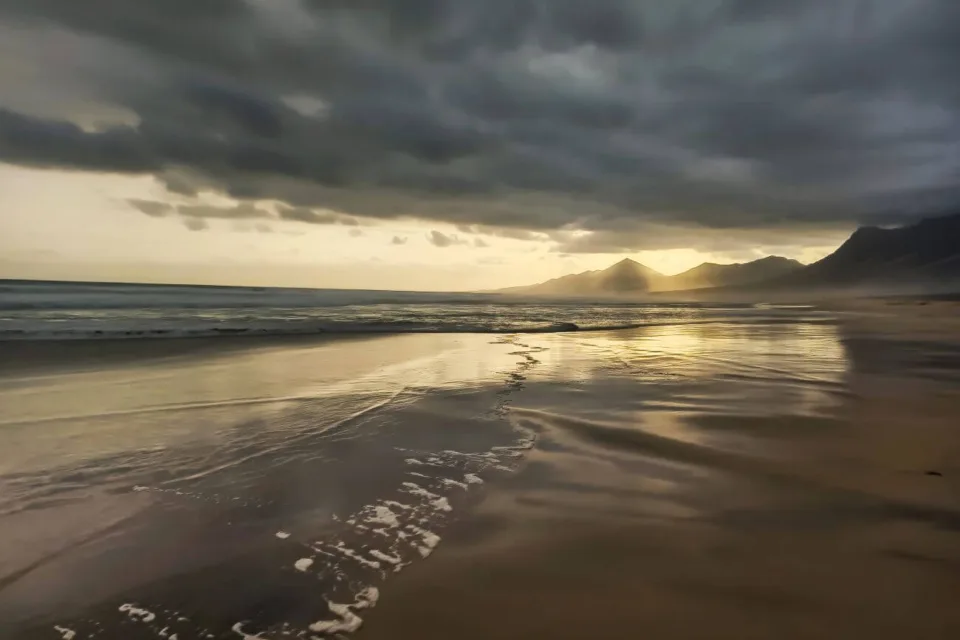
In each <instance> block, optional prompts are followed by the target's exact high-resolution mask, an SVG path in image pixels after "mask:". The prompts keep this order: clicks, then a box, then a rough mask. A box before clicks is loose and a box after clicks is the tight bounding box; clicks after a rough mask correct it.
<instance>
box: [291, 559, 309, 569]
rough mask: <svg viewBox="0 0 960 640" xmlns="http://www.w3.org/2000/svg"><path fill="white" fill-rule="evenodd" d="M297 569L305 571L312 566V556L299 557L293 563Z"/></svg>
mask: <svg viewBox="0 0 960 640" xmlns="http://www.w3.org/2000/svg"><path fill="white" fill-rule="evenodd" d="M293 566H294V567H295V568H296V570H297V571H306V570H307V569H309V568H310V567H312V566H313V558H300V559H299V560H297V561H296V562H294V563H293Z"/></svg>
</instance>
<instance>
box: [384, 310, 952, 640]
mask: <svg viewBox="0 0 960 640" xmlns="http://www.w3.org/2000/svg"><path fill="white" fill-rule="evenodd" d="M544 344H546V345H547V346H549V349H550V350H549V351H547V352H545V353H544V360H545V363H546V364H547V366H546V367H545V368H544V369H543V370H542V375H540V376H538V377H537V379H536V380H535V381H532V382H531V384H530V385H529V387H528V389H527V390H526V392H525V393H524V395H523V396H522V397H520V398H518V401H517V407H516V408H515V409H514V410H513V412H512V414H511V415H512V419H513V420H515V421H516V423H517V424H520V425H523V426H524V427H525V428H529V429H531V430H533V431H534V432H536V433H537V435H538V445H537V448H536V450H535V451H533V452H532V453H531V455H530V456H529V458H528V460H527V464H526V467H525V468H524V470H523V472H522V473H521V474H519V475H518V476H516V477H514V478H513V479H511V480H510V481H509V486H507V487H504V488H503V489H502V490H501V491H499V492H497V493H496V494H492V495H490V496H489V497H488V499H487V500H486V501H485V502H484V504H483V505H482V506H481V507H480V508H479V510H478V512H477V513H476V514H475V516H474V517H473V518H472V519H471V522H470V523H467V522H465V523H463V524H462V525H461V526H460V527H459V528H458V530H457V532H456V538H455V539H454V541H453V542H452V543H451V544H450V546H449V547H448V549H447V550H446V553H445V554H444V555H443V556H442V558H439V559H438V561H437V563H436V564H435V565H434V566H433V567H432V569H433V570H432V571H431V572H420V573H416V574H412V575H410V576H408V577H407V581H406V582H405V583H404V586H405V588H403V589H399V590H398V591H397V592H395V593H394V594H392V597H391V599H390V600H389V601H388V602H386V603H385V604H384V606H383V607H382V608H381V609H380V610H379V611H378V612H377V614H376V615H375V616H374V617H372V618H371V627H370V636H369V637H371V638H374V639H376V638H380V637H384V638H386V637H388V635H391V636H393V637H395V634H393V633H391V630H396V629H406V628H411V627H413V626H417V627H418V632H417V633H415V634H410V635H409V637H417V638H428V639H429V638H450V637H458V638H464V639H470V638H489V637H496V638H539V637H550V638H584V637H602V638H635V637H637V636H638V635H641V634H642V635H644V636H650V637H654V638H771V637H778V638H851V637H875V638H900V637H911V638H949V637H956V636H957V634H958V633H960V613H958V612H957V610H956V607H955V606H954V603H953V600H954V596H955V594H956V593H958V592H960V591H958V589H960V542H958V538H957V531H958V529H960V484H958V479H960V434H958V433H957V430H956V424H958V422H960V389H958V387H957V385H956V380H957V376H958V372H960V369H958V367H957V362H956V360H955V359H954V357H955V354H956V353H957V351H956V350H955V347H951V346H950V345H949V344H943V343H937V342H930V341H927V342H925V343H924V344H922V345H918V344H916V343H911V342H909V341H903V340H901V339H899V338H898V337H897V336H887V337H886V338H884V339H872V340H871V341H870V342H869V343H865V342H864V341H863V340H862V339H861V336H859V335H858V334H856V333H853V332H851V331H849V330H847V329H846V328H845V327H844V326H843V325H842V324H835V323H815V324H803V323H797V324H795V325H789V324H777V325H762V324H759V325H753V326H724V325H686V326H667V327H654V328H647V329H639V330H635V331H630V332H617V333H610V334H604V335H593V336H579V335H577V336H551V337H547V338H544ZM950 354H954V356H951V355H950ZM932 470H935V471H936V474H933V473H930V472H931V471H932ZM477 567H483V570H482V572H481V571H479V570H478V569H477ZM441 585H442V586H441ZM476 612H482V613H476ZM424 619H429V623H422V622H421V623H419V624H418V623H417V622H416V621H417V620H424Z"/></svg>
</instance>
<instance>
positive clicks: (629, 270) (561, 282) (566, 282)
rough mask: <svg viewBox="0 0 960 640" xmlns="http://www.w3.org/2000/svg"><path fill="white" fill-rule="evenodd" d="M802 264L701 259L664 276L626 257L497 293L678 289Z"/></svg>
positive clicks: (748, 278)
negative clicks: (594, 268)
mask: <svg viewBox="0 0 960 640" xmlns="http://www.w3.org/2000/svg"><path fill="white" fill-rule="evenodd" d="M802 267H803V265H802V264H800V263H799V262H797V261H795V260H788V259H787V258H780V257H776V256H773V257H769V258H763V259H761V260H755V261H754V262H748V263H744V264H712V263H704V264H702V265H700V266H698V267H694V268H693V269H690V270H689V271H685V272H684V273H680V274H677V275H675V276H665V275H663V274H661V273H659V272H657V271H654V270H653V269H651V268H649V267H646V266H644V265H642V264H640V263H639V262H636V261H635V260H631V259H629V258H627V259H625V260H621V261H620V262H618V263H617V264H615V265H613V266H611V267H609V268H607V269H604V270H602V271H585V272H583V273H575V274H572V275H568V276H563V277H561V278H555V279H553V280H548V281H546V282H542V283H540V284H535V285H530V286H525V287H512V288H510V289H501V290H500V291H499V292H498V293H508V294H524V295H542V296H581V297H582V296H616V295H629V294H638V293H647V292H654V291H679V290H686V289H701V288H709V287H721V286H731V285H739V284H745V283H752V282H757V281H760V280H764V279H769V278H771V277H776V276H779V275H783V274H784V273H789V272H792V271H795V270H797V269H800V268H802Z"/></svg>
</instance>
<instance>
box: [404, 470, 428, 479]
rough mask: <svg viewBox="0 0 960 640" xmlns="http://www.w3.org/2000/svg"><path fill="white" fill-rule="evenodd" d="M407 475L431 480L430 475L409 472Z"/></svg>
mask: <svg viewBox="0 0 960 640" xmlns="http://www.w3.org/2000/svg"><path fill="white" fill-rule="evenodd" d="M407 473H408V474H409V475H411V476H416V477H418V478H425V479H427V480H429V479H430V476H428V475H427V474H425V473H417V472H416V471H408V472H407Z"/></svg>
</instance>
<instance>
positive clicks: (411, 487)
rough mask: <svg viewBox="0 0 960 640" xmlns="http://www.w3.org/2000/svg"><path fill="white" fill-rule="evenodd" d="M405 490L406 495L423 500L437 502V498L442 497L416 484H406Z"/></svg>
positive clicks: (404, 484)
mask: <svg viewBox="0 0 960 640" xmlns="http://www.w3.org/2000/svg"><path fill="white" fill-rule="evenodd" d="M403 488H404V489H405V490H406V493H409V494H412V495H415V496H420V497H422V498H428V499H431V500H436V499H437V498H439V497H440V496H438V495H437V494H435V493H433V492H431V491H427V490H426V489H424V488H423V487H421V486H420V485H418V484H417V483H416V482H404V483H403Z"/></svg>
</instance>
